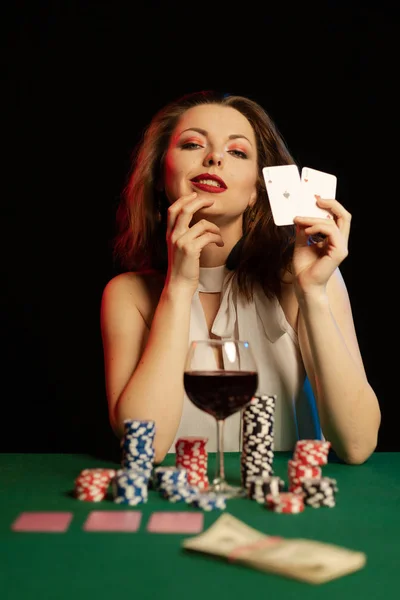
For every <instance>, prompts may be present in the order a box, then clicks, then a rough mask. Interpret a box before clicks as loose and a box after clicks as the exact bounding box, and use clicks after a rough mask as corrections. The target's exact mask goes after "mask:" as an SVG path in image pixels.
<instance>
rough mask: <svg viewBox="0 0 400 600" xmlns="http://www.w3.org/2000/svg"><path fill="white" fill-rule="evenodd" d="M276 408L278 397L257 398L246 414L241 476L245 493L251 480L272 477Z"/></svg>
mask: <svg viewBox="0 0 400 600" xmlns="http://www.w3.org/2000/svg"><path fill="white" fill-rule="evenodd" d="M275 404H276V396H275V395H270V396H269V395H258V396H254V397H253V398H252V400H251V402H250V403H249V404H248V405H247V406H246V408H245V409H244V410H243V413H242V449H241V456H240V472H241V482H242V485H243V487H244V488H245V489H246V490H248V487H249V483H248V480H249V478H251V477H254V476H258V477H270V476H272V475H273V461H274V418H275V417H274V413H275Z"/></svg>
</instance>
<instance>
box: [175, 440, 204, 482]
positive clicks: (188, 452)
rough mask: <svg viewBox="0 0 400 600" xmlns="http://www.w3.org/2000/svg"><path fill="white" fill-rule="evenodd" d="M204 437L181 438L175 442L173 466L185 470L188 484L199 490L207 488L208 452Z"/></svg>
mask: <svg viewBox="0 0 400 600" xmlns="http://www.w3.org/2000/svg"><path fill="white" fill-rule="evenodd" d="M207 442H208V438H206V437H192V436H189V437H181V438H179V439H178V440H177V441H176V442H175V452H176V454H175V466H176V467H178V468H181V469H186V471H187V474H188V483H189V484H190V485H194V486H195V487H197V488H199V489H200V490H207V489H208V486H209V481H208V476H207V461H208V452H207V449H206V444H207Z"/></svg>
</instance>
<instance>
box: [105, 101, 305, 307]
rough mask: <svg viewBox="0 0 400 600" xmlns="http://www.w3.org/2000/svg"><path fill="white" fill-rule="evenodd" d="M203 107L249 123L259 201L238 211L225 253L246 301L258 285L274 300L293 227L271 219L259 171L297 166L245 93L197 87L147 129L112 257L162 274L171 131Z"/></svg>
mask: <svg viewBox="0 0 400 600" xmlns="http://www.w3.org/2000/svg"><path fill="white" fill-rule="evenodd" d="M201 104H218V105H222V106H230V107H233V108H235V109H236V110H238V111H239V112H240V113H242V115H244V116H245V117H246V118H247V120H248V121H249V122H250V124H251V126H252V127H253V130H254V133H255V137H256V141H257V151H258V179H257V200H256V202H255V204H254V206H253V207H252V208H251V209H247V210H246V211H245V213H244V215H243V237H242V238H241V240H240V242H239V243H238V244H237V245H236V246H235V247H234V249H233V250H232V252H231V255H230V256H229V257H228V261H227V265H229V266H230V268H231V269H233V270H234V271H235V280H236V285H237V286H238V289H239V291H240V292H241V293H242V294H243V296H244V297H245V298H247V299H248V300H250V299H251V298H252V294H253V288H254V285H255V284H256V283H258V284H260V285H261V286H262V288H263V289H264V292H265V294H266V295H267V297H269V298H272V297H279V295H280V289H281V274H282V273H283V272H285V271H287V270H290V263H291V259H292V254H293V244H294V226H293V225H290V226H283V227H282V226H280V227H277V226H276V225H275V223H274V221H273V218H272V214H271V208H270V204H269V200H268V194H267V191H266V187H265V182H264V178H263V175H262V168H263V167H265V166H274V165H288V164H296V163H295V160H294V159H293V157H292V156H291V154H290V152H289V150H288V148H287V145H286V143H285V141H284V139H283V137H282V135H281V134H280V133H279V131H278V129H277V127H276V125H275V124H274V123H273V121H272V119H271V118H270V117H269V116H268V114H267V113H266V111H265V110H264V109H263V108H262V107H261V106H260V105H259V104H258V103H257V102H255V101H254V100H251V99H249V98H246V97H243V96H237V95H228V94H222V93H219V92H215V91H208V90H206V91H200V92H193V93H190V94H186V95H184V96H182V97H180V98H178V99H177V100H174V101H172V102H170V103H169V104H167V105H166V106H165V107H164V108H162V109H161V110H159V111H158V112H157V113H156V114H155V116H154V117H153V119H152V120H151V122H150V124H149V125H148V127H147V128H146V129H145V130H144V133H143V136H142V139H141V141H140V142H139V143H138V145H137V146H136V148H135V149H134V151H133V154H132V163H131V169H130V171H129V174H128V178H127V183H126V185H125V187H124V189H123V192H122V195H121V200H120V203H119V205H118V208H117V214H116V227H117V233H116V235H115V238H114V240H113V256H114V259H115V260H116V261H117V262H118V263H119V265H120V267H121V268H122V270H126V271H136V272H143V271H148V270H156V271H160V272H165V273H166V271H167V267H168V263H167V244H166V221H167V209H168V203H167V200H166V198H165V196H164V194H163V192H159V191H158V188H159V187H160V185H159V184H160V181H162V177H163V170H164V161H165V156H166V152H167V149H168V146H169V142H170V138H171V135H172V133H173V131H174V129H175V127H176V125H177V123H178V121H179V119H180V117H181V116H182V114H183V113H184V112H185V111H186V110H188V109H189V108H192V107H193V106H198V105H201Z"/></svg>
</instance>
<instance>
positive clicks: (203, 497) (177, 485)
mask: <svg viewBox="0 0 400 600" xmlns="http://www.w3.org/2000/svg"><path fill="white" fill-rule="evenodd" d="M153 487H154V489H156V490H158V491H159V492H160V494H161V496H162V497H163V498H166V499H167V500H169V501H170V502H174V503H176V502H184V503H186V504H192V505H193V506H196V507H198V508H201V509H202V510H206V511H211V510H216V509H219V510H223V509H224V508H226V498H225V497H224V496H221V495H217V494H214V493H212V492H206V491H201V490H200V488H199V487H198V486H195V485H192V484H190V483H189V472H188V470H187V469H185V468H183V467H156V468H155V469H154V475H153Z"/></svg>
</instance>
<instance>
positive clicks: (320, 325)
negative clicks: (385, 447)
mask: <svg viewBox="0 0 400 600" xmlns="http://www.w3.org/2000/svg"><path fill="white" fill-rule="evenodd" d="M317 202H318V204H319V205H320V206H321V207H323V208H327V209H329V210H330V211H331V213H332V216H333V218H332V219H326V218H323V219H315V218H309V217H296V218H295V222H296V224H297V231H296V243H295V248H294V254H293V272H294V289H295V293H296V296H297V300H298V303H299V308H300V311H299V322H298V333H299V342H300V348H301V352H302V355H303V360H304V365H305V368H306V370H307V374H308V377H309V379H310V383H311V385H312V388H313V391H314V395H315V398H316V402H317V405H318V411H319V416H320V421H321V426H322V430H323V432H324V435H325V437H326V438H327V439H328V440H329V441H330V442H331V444H332V447H333V449H334V450H335V451H336V453H337V455H338V456H339V457H340V458H341V459H342V460H344V461H345V462H348V463H351V464H360V463H363V462H364V461H365V460H367V458H368V457H369V456H370V455H371V454H372V452H373V451H374V450H375V448H376V444H377V438H378V430H379V426H380V419H381V415H380V409H379V404H378V400H377V398H376V395H375V393H374V391H373V390H372V388H371V386H370V385H369V383H368V380H367V377H366V374H365V370H364V365H363V361H362V358H361V355H360V350H359V347H358V341H357V336H356V332H355V327H354V323H353V317H352V313H351V307H350V301H349V297H348V293H347V289H346V286H345V284H344V281H343V279H342V277H341V275H340V272H339V268H338V266H339V264H340V263H341V262H342V261H343V259H344V258H346V257H347V255H348V247H347V244H348V238H349V233H350V222H351V215H350V213H348V212H347V211H346V210H345V209H344V208H343V206H342V205H341V204H339V202H337V201H336V200H328V199H321V198H319V197H318V198H317ZM319 232H320V233H323V234H324V235H325V236H326V237H325V240H324V241H322V242H319V243H317V244H311V245H310V244H309V238H308V236H312V235H315V234H317V233H319Z"/></svg>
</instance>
